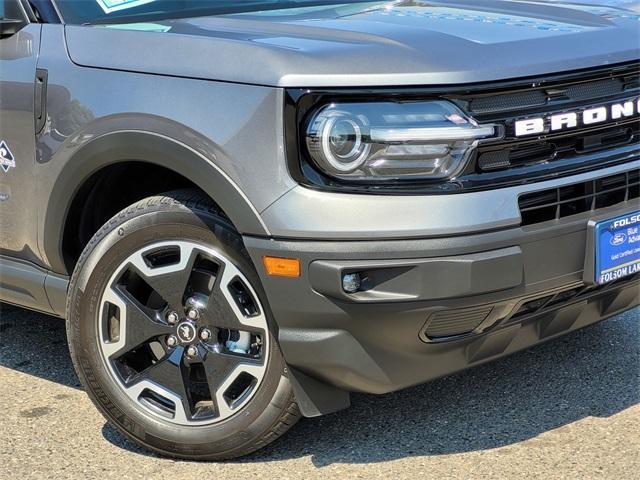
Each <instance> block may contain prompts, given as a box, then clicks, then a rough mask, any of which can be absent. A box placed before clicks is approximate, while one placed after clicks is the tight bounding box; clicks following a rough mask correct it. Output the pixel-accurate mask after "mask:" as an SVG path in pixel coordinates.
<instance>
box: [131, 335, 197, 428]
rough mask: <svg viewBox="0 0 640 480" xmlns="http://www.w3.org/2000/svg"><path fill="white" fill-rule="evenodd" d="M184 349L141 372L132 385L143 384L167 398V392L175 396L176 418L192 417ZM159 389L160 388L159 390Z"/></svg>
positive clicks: (170, 354)
mask: <svg viewBox="0 0 640 480" xmlns="http://www.w3.org/2000/svg"><path fill="white" fill-rule="evenodd" d="M183 355H184V348H183V347H177V348H176V349H175V350H173V351H171V352H170V353H169V354H167V355H166V356H165V357H164V358H162V359H161V360H159V361H158V362H157V363H156V364H154V365H152V366H151V367H149V368H147V369H146V370H144V371H143V372H141V373H140V374H139V375H138V376H136V378H135V379H134V381H133V382H132V385H135V384H137V383H143V384H145V385H147V386H148V388H149V389H150V390H153V391H155V392H156V393H159V394H160V395H162V396H166V390H168V391H169V392H170V393H171V394H173V398H172V400H173V401H174V404H175V416H176V418H186V419H187V420H189V419H190V418H191V416H192V412H191V404H190V397H189V392H188V388H187V382H188V381H189V380H188V379H189V370H188V368H187V366H186V365H185V364H184V362H183V361H182V358H183ZM158 387H159V388H158Z"/></svg>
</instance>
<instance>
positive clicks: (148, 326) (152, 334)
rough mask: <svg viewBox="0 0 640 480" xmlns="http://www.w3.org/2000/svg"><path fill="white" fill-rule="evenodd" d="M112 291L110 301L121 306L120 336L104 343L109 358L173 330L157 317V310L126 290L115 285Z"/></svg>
mask: <svg viewBox="0 0 640 480" xmlns="http://www.w3.org/2000/svg"><path fill="white" fill-rule="evenodd" d="M111 293H112V296H111V297H110V299H109V301H112V302H113V303H115V304H116V305H117V306H118V307H119V308H120V338H119V339H118V341H117V342H105V343H104V347H105V350H106V352H105V353H107V355H108V357H109V358H113V357H119V356H121V355H122V354H124V353H127V352H130V351H131V350H134V349H135V348H137V347H139V346H140V345H143V344H145V343H148V342H149V341H150V340H152V339H154V338H157V337H160V336H162V335H168V334H169V333H170V332H171V331H172V329H171V327H170V326H168V325H166V324H164V323H161V322H160V321H159V320H158V319H157V318H155V312H153V311H149V310H147V309H145V308H144V307H142V306H141V305H140V304H139V303H138V302H137V301H136V300H135V299H134V298H132V297H131V295H130V294H128V293H127V292H126V291H123V290H122V289H120V288H118V287H115V288H112V289H111Z"/></svg>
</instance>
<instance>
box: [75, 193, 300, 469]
mask: <svg viewBox="0 0 640 480" xmlns="http://www.w3.org/2000/svg"><path fill="white" fill-rule="evenodd" d="M263 299H264V294H263V292H262V289H261V286H260V282H259V280H258V276H257V274H256V272H255V270H254V267H253V265H252V263H251V261H250V260H249V258H248V256H247V254H246V252H245V251H244V247H243V244H242V241H241V238H240V236H239V235H238V234H237V233H236V232H235V230H234V229H233V227H232V226H231V224H230V223H229V222H228V221H227V220H226V219H225V217H224V216H223V215H222V214H221V213H220V212H219V211H217V210H216V209H215V207H214V206H213V205H212V204H211V203H210V202H209V201H208V199H207V198H206V197H204V196H203V195H201V194H200V193H197V192H193V191H181V192H171V193H168V194H165V195H159V196H155V197H150V198H147V199H145V200H142V201H140V202H138V203H137V204H135V205H132V206H131V207H129V208H127V209H125V210H124V211H122V212H120V213H119V214H118V215H116V216H115V217H114V218H113V219H111V220H110V221H109V222H108V223H107V224H106V225H105V226H104V227H102V229H101V230H100V231H99V232H98V233H96V235H95V236H94V237H93V239H92V240H91V241H90V243H89V244H88V245H87V247H86V248H85V251H84V252H83V254H82V256H81V258H80V260H79V261H78V264H77V266H76V268H75V271H74V273H73V276H72V279H71V284H70V288H69V298H68V303H67V319H68V320H67V334H68V337H69V346H70V350H71V355H72V358H73V361H74V365H75V367H76V371H77V372H78V376H79V377H80V380H81V381H82V383H83V384H84V385H85V387H86V389H87V392H88V394H89V396H90V397H91V399H92V401H93V402H94V403H95V405H96V406H97V407H98V409H99V410H100V411H101V412H102V413H103V414H104V416H105V417H106V418H107V420H109V421H110V422H111V423H112V424H113V425H114V426H115V427H116V428H117V429H118V430H119V431H121V432H122V433H123V434H124V435H125V436H127V437H128V438H130V439H132V440H134V441H136V442H137V443H140V444H142V445H144V446H146V447H148V448H151V449H154V450H156V451H158V452H160V453H162V454H165V455H170V456H176V457H182V458H190V459H213V460H219V459H227V458H234V457H238V456H241V455H245V454H247V453H250V452H252V451H254V450H257V449H258V448H261V447H262V446H264V445H266V444H267V443H269V442H270V441H272V440H274V439H275V438H277V437H278V436H280V435H281V434H282V433H284V432H285V431H286V430H287V429H288V428H289V427H290V426H291V425H292V424H293V423H295V421H296V420H297V419H298V418H299V416H300V414H299V411H298V408H297V405H296V403H295V400H294V398H293V392H292V388H291V384H290V383H289V380H288V378H287V374H286V367H285V363H284V360H283V358H282V355H281V353H280V350H279V347H278V345H277V342H276V340H275V337H274V335H273V332H274V329H275V326H274V324H273V321H272V319H271V317H270V313H269V310H268V308H267V306H266V302H265V301H263Z"/></svg>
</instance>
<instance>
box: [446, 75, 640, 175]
mask: <svg viewBox="0 0 640 480" xmlns="http://www.w3.org/2000/svg"><path fill="white" fill-rule="evenodd" d="M639 79H640V65H639V64H638V63H633V64H627V65H622V66H615V67H606V68H600V69H595V70H592V71H589V72H584V73H582V74H573V75H569V76H566V77H565V78H562V77H559V78H548V79H541V80H540V81H531V82H527V83H523V84H520V85H516V86H510V87H506V88H503V89H500V88H499V87H494V88H492V89H490V90H489V91H482V90H479V91H472V92H469V93H466V94H463V95H451V96H449V99H450V100H452V101H454V102H456V103H457V104H458V105H459V106H460V107H461V108H463V109H465V110H466V111H468V112H469V113H470V114H471V115H472V116H473V117H474V118H475V119H476V120H477V121H478V122H479V123H495V124H498V125H502V126H503V127H504V132H505V136H504V138H503V139H501V140H498V141H488V142H481V144H480V145H479V146H478V149H477V154H476V157H475V159H474V161H473V162H471V163H470V164H469V166H468V167H467V170H466V171H465V172H464V173H463V177H465V178H467V179H469V180H470V181H472V182H475V183H476V184H479V183H485V182H486V179H487V178H489V179H493V185H496V186H497V185H499V184H504V183H508V182H513V181H514V180H515V177H516V176H518V175H519V176H520V179H521V180H523V181H527V182H530V181H532V180H534V179H536V178H535V177H538V178H540V177H541V176H547V175H549V174H554V173H557V172H559V171H563V172H566V173H569V174H571V173H574V172H575V171H577V170H579V169H580V168H585V167H587V166H588V167H590V168H602V167H603V166H604V165H603V159H604V157H605V156H606V152H604V151H606V150H612V149H615V148H618V147H624V146H629V145H632V146H635V151H636V153H637V150H638V149H637V145H638V144H640V121H639V118H638V115H634V116H632V117H624V118H621V119H620V120H618V121H611V122H607V123H602V124H598V125H589V126H586V125H582V126H578V127H574V128H568V129H565V130H561V131H555V132H548V133H545V134H541V135H535V136H531V137H516V136H515V133H514V128H515V127H514V125H515V122H516V121H517V120H519V119H523V118H531V117H542V118H545V119H546V118H547V117H548V116H549V115H552V114H554V113H562V112H568V111H580V110H581V109H585V108H591V107H595V106H599V105H608V104H612V103H621V102H623V101H628V100H633V101H634V102H635V101H636V100H637V98H638V95H640V80H639ZM545 121H546V120H545ZM597 152H604V154H600V153H599V154H598V155H597V156H596V157H598V160H600V162H599V163H598V162H597V161H596V159H595V158H594V155H592V154H593V153H597ZM607 161H608V162H611V163H613V160H610V159H607ZM617 161H618V162H620V161H621V160H620V159H618V160H617ZM589 162H590V163H589ZM587 163H589V165H587ZM536 166H537V167H542V168H534V167H536ZM554 170H555V172H554Z"/></svg>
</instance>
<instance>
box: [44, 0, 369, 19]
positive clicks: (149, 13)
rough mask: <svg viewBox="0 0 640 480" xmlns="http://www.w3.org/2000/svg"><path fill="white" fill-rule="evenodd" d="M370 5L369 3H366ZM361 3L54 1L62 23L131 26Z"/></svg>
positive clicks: (327, 0)
mask: <svg viewBox="0 0 640 480" xmlns="http://www.w3.org/2000/svg"><path fill="white" fill-rule="evenodd" d="M369 1H370V0H369ZM348 3H363V0H337V1H336V0H333V1H332V0H249V1H246V0H245V1H238V0H236V1H231V0H56V4H57V5H58V8H59V9H60V12H61V13H62V16H63V18H64V21H65V22H66V23H74V24H85V23H127V22H129V23H131V22H147V21H153V20H155V21H158V20H164V19H171V18H187V17H198V16H205V15H224V14H229V13H239V12H252V11H260V10H274V9H281V8H298V7H305V6H315V5H318V6H321V5H340V4H348Z"/></svg>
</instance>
